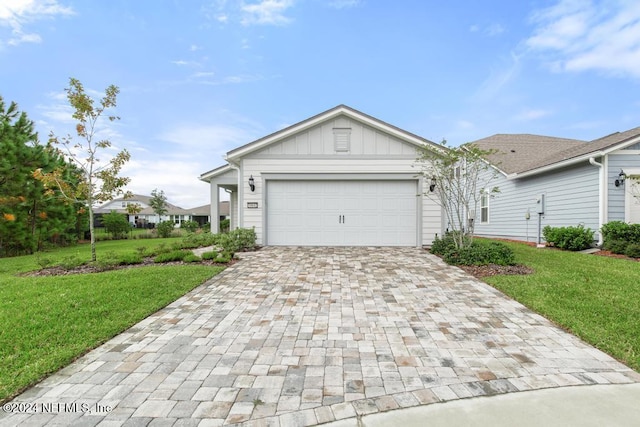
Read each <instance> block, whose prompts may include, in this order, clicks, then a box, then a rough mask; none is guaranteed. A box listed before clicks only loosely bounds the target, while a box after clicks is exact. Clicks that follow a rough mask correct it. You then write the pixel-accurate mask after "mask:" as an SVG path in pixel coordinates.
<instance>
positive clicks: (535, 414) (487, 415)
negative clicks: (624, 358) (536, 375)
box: [325, 384, 640, 427]
mask: <svg viewBox="0 0 640 427" xmlns="http://www.w3.org/2000/svg"><path fill="white" fill-rule="evenodd" d="M325 426H327V427H383V426H384V427H386V426H402V427H424V426H429V427H451V426H456V427H459V426H474V427H512V426H518V427H540V426H544V427H568V426H580V427H591V426H593V427H632V426H640V384H625V385H591V386H577V387H561V388H553V389H544V390H534V391H526V392H521V393H509V394H502V395H499V396H492V397H476V398H472V399H461V400H454V401H450V402H445V403H436V404H433V405H427V406H416V407H413V408H408V409H402V410H397V411H389V412H381V413H376V414H371V415H365V416H363V417H359V418H350V419H346V420H340V421H336V422H332V423H329V424H325Z"/></svg>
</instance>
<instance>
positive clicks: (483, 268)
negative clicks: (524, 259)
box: [457, 264, 534, 279]
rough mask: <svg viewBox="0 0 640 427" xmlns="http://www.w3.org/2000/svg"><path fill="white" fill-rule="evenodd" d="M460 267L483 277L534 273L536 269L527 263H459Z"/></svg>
mask: <svg viewBox="0 0 640 427" xmlns="http://www.w3.org/2000/svg"><path fill="white" fill-rule="evenodd" d="M457 267H458V268H460V269H462V270H464V271H466V272H467V273H468V274H470V275H472V276H474V277H477V278H478V279H481V278H483V277H490V276H497V275H514V274H533V273H534V270H533V269H532V268H530V267H527V266H526V265H496V264H489V265H458V266H457Z"/></svg>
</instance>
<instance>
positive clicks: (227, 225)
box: [208, 219, 231, 233]
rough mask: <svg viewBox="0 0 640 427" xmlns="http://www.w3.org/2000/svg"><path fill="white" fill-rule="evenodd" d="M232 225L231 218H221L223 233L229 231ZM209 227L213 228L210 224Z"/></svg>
mask: <svg viewBox="0 0 640 427" xmlns="http://www.w3.org/2000/svg"><path fill="white" fill-rule="evenodd" d="M230 226H231V221H230V220H229V219H221V220H220V232H221V233H226V232H228V231H229V228H230ZM208 229H211V226H209V228H208Z"/></svg>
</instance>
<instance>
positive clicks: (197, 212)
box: [187, 200, 229, 227]
mask: <svg viewBox="0 0 640 427" xmlns="http://www.w3.org/2000/svg"><path fill="white" fill-rule="evenodd" d="M187 211H189V214H190V215H191V220H192V221H195V222H197V223H198V225H199V226H200V227H202V226H203V225H205V224H207V223H211V204H210V203H208V204H206V205H202V206H197V207H195V208H191V209H187ZM227 218H229V201H228V200H222V201H220V204H219V205H218V219H219V220H220V221H222V220H223V219H227Z"/></svg>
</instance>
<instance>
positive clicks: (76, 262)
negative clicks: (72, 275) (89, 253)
mask: <svg viewBox="0 0 640 427" xmlns="http://www.w3.org/2000/svg"><path fill="white" fill-rule="evenodd" d="M83 264H84V261H82V260H81V259H80V258H78V257H77V256H74V255H69V256H65V257H64V258H62V260H60V261H59V262H58V264H57V265H58V266H59V267H61V268H62V269H63V270H73V269H74V268H77V267H80V266H81V265H83Z"/></svg>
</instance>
